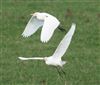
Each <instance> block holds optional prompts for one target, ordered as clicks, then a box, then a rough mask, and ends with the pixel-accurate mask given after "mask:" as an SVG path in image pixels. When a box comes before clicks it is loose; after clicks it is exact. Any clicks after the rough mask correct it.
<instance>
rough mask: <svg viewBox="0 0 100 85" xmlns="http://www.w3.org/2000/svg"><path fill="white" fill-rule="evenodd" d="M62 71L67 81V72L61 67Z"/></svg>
mask: <svg viewBox="0 0 100 85" xmlns="http://www.w3.org/2000/svg"><path fill="white" fill-rule="evenodd" d="M60 69H61V72H62V73H63V74H64V77H65V79H66V72H65V71H64V70H63V68H62V67H60Z"/></svg>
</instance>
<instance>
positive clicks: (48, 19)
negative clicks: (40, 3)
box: [22, 12, 64, 43]
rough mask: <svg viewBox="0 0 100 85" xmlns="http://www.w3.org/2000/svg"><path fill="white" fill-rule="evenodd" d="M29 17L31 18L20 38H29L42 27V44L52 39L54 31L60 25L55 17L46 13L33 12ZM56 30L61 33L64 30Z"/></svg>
mask: <svg viewBox="0 0 100 85" xmlns="http://www.w3.org/2000/svg"><path fill="white" fill-rule="evenodd" d="M31 15H32V17H31V19H30V20H29V22H28V24H27V25H26V28H25V30H24V32H23V33H22V36H23V37H29V36H31V35H32V34H34V33H35V32H36V31H37V30H38V29H39V28H40V27H42V26H43V27H42V31H41V37H40V40H41V41H42V42H44V43H45V42H48V41H49V40H50V38H51V37H52V35H53V33H54V31H55V29H56V28H57V27H58V26H59V25H60V21H59V20H58V19H57V18H56V17H54V16H52V15H50V14H48V13H40V12H35V13H34V14H31ZM58 28H59V29H60V30H62V31H63V30H64V29H63V28H60V27H58Z"/></svg>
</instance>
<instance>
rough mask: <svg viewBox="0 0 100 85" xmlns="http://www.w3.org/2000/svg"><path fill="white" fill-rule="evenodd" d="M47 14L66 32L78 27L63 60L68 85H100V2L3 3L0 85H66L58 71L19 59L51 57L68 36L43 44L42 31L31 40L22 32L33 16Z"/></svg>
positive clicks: (47, 0)
mask: <svg viewBox="0 0 100 85" xmlns="http://www.w3.org/2000/svg"><path fill="white" fill-rule="evenodd" d="M37 11H40V12H48V13H50V14H52V15H54V16H56V17H57V18H58V19H59V20H60V21H61V25H62V27H63V28H65V29H66V30H67V31H68V30H69V29H70V26H71V24H72V22H75V23H76V24H77V28H76V31H75V35H74V36H73V39H72V42H71V44H70V46H69V48H68V50H67V52H66V53H65V55H64V56H63V60H66V61H67V62H68V63H67V64H65V65H64V71H65V72H66V82H67V84H66V85H100V0H94V1H93V0H92V1H91V0H89V1H88V0H84V1H82V0H71V1H69V0H40V1H39V0H2V2H1V9H0V14H1V15H2V16H1V15H0V16H1V17H0V20H1V21H0V22H1V23H0V24H1V27H0V33H1V36H0V37H1V38H0V43H1V44H0V49H1V51H0V66H1V67H0V85H65V83H64V82H63V81H62V80H61V79H60V77H59V76H58V73H57V71H56V69H55V68H53V67H52V66H47V65H46V64H45V63H44V62H43V61H20V60H19V59H18V57H19V56H26V57H31V56H50V55H52V54H53V52H54V51H55V49H56V47H57V46H58V44H59V42H60V41H61V40H62V38H63V37H64V35H65V34H66V33H65V32H61V31H60V30H58V29H57V30H56V31H55V33H54V35H53V37H52V38H51V40H50V41H49V42H48V43H46V44H44V43H41V42H40V33H41V29H39V30H38V31H37V32H36V33H35V34H34V35H32V36H31V37H29V38H23V37H22V36H21V33H22V32H23V30H24V28H25V26H26V24H27V22H28V20H29V19H30V17H31V15H30V14H31V13H34V12H37Z"/></svg>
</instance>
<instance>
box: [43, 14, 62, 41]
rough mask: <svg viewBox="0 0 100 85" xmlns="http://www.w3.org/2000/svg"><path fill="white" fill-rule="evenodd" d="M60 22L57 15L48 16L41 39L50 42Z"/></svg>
mask: <svg viewBox="0 0 100 85" xmlns="http://www.w3.org/2000/svg"><path fill="white" fill-rule="evenodd" d="M59 24H60V22H59V21H58V20H57V19H56V18H55V17H53V16H48V17H46V18H45V20H44V25H43V28H42V31H41V41H42V42H48V41H49V40H50V38H51V37H52V35H53V33H54V30H55V29H56V28H57V27H58V25H59Z"/></svg>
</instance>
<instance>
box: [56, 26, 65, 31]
mask: <svg viewBox="0 0 100 85" xmlns="http://www.w3.org/2000/svg"><path fill="white" fill-rule="evenodd" d="M58 29H59V30H61V31H65V32H66V30H65V29H64V28H62V27H61V26H58Z"/></svg>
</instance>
